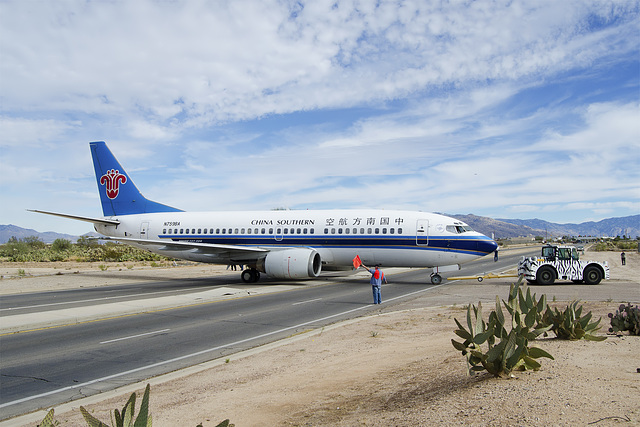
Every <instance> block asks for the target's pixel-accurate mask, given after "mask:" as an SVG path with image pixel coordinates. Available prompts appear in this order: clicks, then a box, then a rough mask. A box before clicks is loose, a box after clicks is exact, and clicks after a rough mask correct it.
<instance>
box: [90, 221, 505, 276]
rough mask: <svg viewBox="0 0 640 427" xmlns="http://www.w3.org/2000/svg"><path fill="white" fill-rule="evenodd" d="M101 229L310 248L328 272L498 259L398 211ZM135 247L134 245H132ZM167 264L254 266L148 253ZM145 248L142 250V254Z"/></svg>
mask: <svg viewBox="0 0 640 427" xmlns="http://www.w3.org/2000/svg"><path fill="white" fill-rule="evenodd" d="M109 219H117V220H118V221H120V224H119V225H117V226H115V225H104V224H98V225H96V230H97V231H98V232H100V233H102V234H104V235H106V236H111V237H114V238H118V237H124V238H133V239H149V240H153V241H166V242H185V243H195V244H213V245H232V246H235V247H238V246H241V247H252V248H261V249H266V250H268V251H271V252H273V251H277V250H282V249H289V248H312V249H314V250H316V251H317V252H318V253H319V254H320V256H321V257H322V266H323V268H326V269H332V268H341V267H348V266H350V265H351V264H352V260H353V258H354V257H355V256H356V255H359V256H360V258H361V259H362V261H363V262H364V263H365V264H367V265H373V264H380V265H383V266H386V267H436V266H445V265H453V264H463V263H465V262H468V261H471V260H473V259H476V258H478V257H480V256H484V255H486V254H488V253H491V252H493V251H494V250H495V249H496V247H497V246H496V244H495V242H494V241H493V240H491V239H490V238H488V237H486V236H484V235H482V234H480V233H477V232H475V231H472V230H471V229H470V228H469V227H468V226H467V225H466V224H464V223H462V222H460V221H458V220H455V219H453V218H449V217H446V216H443V215H438V214H433V213H426V212H414V211H396V210H389V211H387V210H313V211H312V210H287V211H241V212H164V213H151V214H134V215H120V216H118V217H110V218H109ZM131 244H132V245H136V244H135V243H131ZM143 246H144V247H145V248H147V249H150V250H152V251H153V252H156V253H160V254H163V255H166V256H169V257H174V258H179V259H188V260H192V261H199V262H212V263H232V262H234V261H238V262H242V261H246V262H245V263H247V264H249V265H250V264H251V260H249V259H247V257H246V256H245V255H242V256H238V257H234V255H233V253H230V254H224V255H219V256H218V255H215V254H211V253H202V251H199V250H198V249H184V250H181V249H176V248H175V247H170V248H169V247H163V245H161V244H158V245H152V246H151V247H150V246H149V245H143ZM141 247H142V246H141Z"/></svg>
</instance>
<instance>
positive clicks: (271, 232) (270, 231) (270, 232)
mask: <svg viewBox="0 0 640 427" xmlns="http://www.w3.org/2000/svg"><path fill="white" fill-rule="evenodd" d="M262 234H264V228H263V229H262ZM269 234H273V228H270V229H269Z"/></svg>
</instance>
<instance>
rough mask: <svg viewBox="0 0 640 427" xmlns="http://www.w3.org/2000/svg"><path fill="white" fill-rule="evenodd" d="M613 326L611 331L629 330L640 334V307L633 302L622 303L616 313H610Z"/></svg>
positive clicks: (634, 333) (633, 333)
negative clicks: (633, 304)
mask: <svg viewBox="0 0 640 427" xmlns="http://www.w3.org/2000/svg"><path fill="white" fill-rule="evenodd" d="M609 318H610V319H611V327H610V328H609V332H622V331H629V333H630V334H631V335H640V308H638V306H637V305H636V306H635V307H634V306H632V305H631V303H627V305H626V306H625V305H624V304H620V307H618V310H616V314H615V315H614V314H612V313H609Z"/></svg>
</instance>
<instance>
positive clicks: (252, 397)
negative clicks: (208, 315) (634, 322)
mask: <svg viewBox="0 0 640 427" xmlns="http://www.w3.org/2000/svg"><path fill="white" fill-rule="evenodd" d="M619 256H620V255H619V253H618V252H615V253H614V252H605V253H589V252H588V253H587V255H586V256H584V257H583V258H590V259H596V260H606V261H608V262H609V265H610V266H611V276H612V278H611V280H609V281H606V282H603V283H602V284H601V285H598V286H591V287H589V286H585V285H573V284H563V285H560V284H558V285H555V286H550V287H532V291H533V292H537V293H538V295H540V294H542V293H545V294H547V297H548V300H549V302H552V301H553V300H554V297H555V302H554V303H557V304H559V305H560V307H562V308H563V307H564V306H566V303H564V304H563V302H566V301H571V300H573V299H580V300H582V302H583V304H584V306H585V309H586V310H591V311H592V312H593V314H594V317H595V318H597V317H600V316H601V317H602V323H601V324H602V325H603V328H602V329H601V330H600V331H599V335H605V334H606V331H607V329H608V327H609V319H608V317H607V314H608V313H610V312H615V310H616V308H617V307H618V306H619V304H620V303H622V302H631V303H634V304H638V303H639V302H640V255H639V254H637V253H628V254H627V265H626V266H621V265H620V258H619ZM0 268H1V269H2V274H3V275H5V276H4V277H5V278H6V277H8V276H7V275H9V276H10V275H11V273H10V272H9V271H8V268H9V267H8V266H6V265H2V266H0ZM73 268H75V267H73ZM73 268H72V269H73ZM192 268H195V269H196V271H201V272H202V274H207V272H206V271H203V270H201V269H200V267H192ZM25 270H28V268H25ZM127 270H128V269H127V268H126V267H125V268H124V269H123V270H122V269H121V270H117V269H111V271H112V273H113V274H112V276H113V275H115V276H117V273H116V271H124V272H125V273H126V271H127ZM149 270H150V271H151V272H153V271H156V270H153V269H152V268H150V269H149ZM107 271H109V270H107ZM222 272H224V271H222ZM103 273H104V272H103ZM26 274H27V273H26V271H25V275H26ZM123 274H124V273H123ZM153 274H155V273H153ZM198 274H199V273H198ZM96 275H99V273H98V272H96ZM43 277H49V278H51V277H53V278H54V279H55V278H56V277H57V276H56V275H55V273H54V275H53V276H51V275H49V276H43ZM145 277H148V276H145ZM389 279H390V280H392V277H391V276H390V277H389ZM102 280H103V282H108V281H109V280H111V279H109V280H107V279H104V278H103V279H102ZM32 281H33V283H34V285H29V284H28V282H32ZM9 282H22V284H20V285H19V288H20V290H19V291H22V292H26V291H28V289H29V288H31V286H35V287H36V288H37V287H38V285H36V282H38V279H37V278H34V279H28V280H22V279H17V280H13V279H11V280H6V279H3V280H2V281H1V282H0V285H1V286H2V289H3V290H6V289H8V288H11V287H14V286H16V284H15V283H11V284H9ZM510 283H511V281H510V279H492V280H485V281H484V282H483V283H482V284H478V282H476V281H461V282H457V283H453V284H448V285H446V286H443V287H440V288H438V289H437V290H435V291H434V292H432V293H426V294H425V295H424V296H422V297H420V298H417V299H415V300H412V301H411V302H409V303H406V304H399V305H395V306H393V307H390V308H388V309H387V308H386V307H385V306H384V303H383V304H382V305H381V308H380V312H379V314H376V315H373V316H369V317H366V318H360V319H356V320H355V321H350V322H344V323H340V324H336V325H332V326H331V327H327V328H324V329H323V330H320V331H313V332H309V333H305V334H301V335H297V336H294V337H291V338H289V339H287V340H284V341H282V342H280V343H276V344H274V345H270V346H266V347H265V348H263V349H258V350H251V351H248V352H246V353H243V354H238V355H234V356H230V357H229V358H228V359H225V360H218V361H213V362H210V363H208V364H205V365H201V366H198V367H194V368H192V369H190V370H187V371H185V372H182V373H180V374H179V375H176V374H173V375H168V376H165V377H159V378H156V379H152V380H150V381H149V382H150V383H151V402H150V411H151V413H152V414H153V421H154V425H156V426H176V425H180V426H194V427H195V426H196V425H197V424H199V423H202V425H203V426H204V427H207V426H215V425H217V423H218V422H220V421H222V420H223V419H226V418H229V419H230V420H231V422H232V423H235V425H236V426H238V427H242V426H275V425H284V426H383V425H384V426H387V425H392V426H424V425H465V426H480V425H483V426H484V425H518V426H519V425H522V426H524V425H527V426H528V425H533V426H543V425H544V426H548V425H554V426H562V425H588V424H594V425H597V426H609V425H618V424H624V425H640V372H637V370H638V369H640V337H634V336H628V335H622V336H615V335H610V336H609V337H608V338H607V339H606V340H605V341H603V342H589V341H577V342H569V341H559V340H556V339H551V338H546V339H540V340H536V341H535V343H534V344H535V345H537V346H540V347H541V348H543V349H545V350H546V351H547V352H549V353H550V354H551V355H553V356H554V360H549V359H540V361H541V363H542V368H541V369H540V370H539V371H537V372H516V373H514V374H513V375H512V377H510V378H506V379H501V378H494V377H492V376H490V375H487V374H480V375H477V376H473V377H472V376H468V375H467V370H466V362H465V359H464V357H463V356H461V354H460V353H459V352H457V351H456V350H455V349H454V348H453V346H452V345H451V339H452V338H457V337H456V336H455V335H454V334H453V330H454V329H455V323H454V321H453V318H454V317H455V318H458V319H459V320H461V321H463V319H464V318H465V313H466V311H465V308H464V305H466V304H468V303H474V304H476V303H477V302H478V301H479V300H482V301H483V305H484V307H485V313H488V312H489V311H490V310H491V308H492V304H493V301H495V296H496V295H499V296H500V298H506V297H507V293H508V289H509V284H510ZM5 285H7V286H5ZM14 292H15V289H14ZM383 298H384V287H383ZM445 301H446V304H447V305H446V306H444V305H443V304H444V302H445ZM441 302H442V303H441ZM452 303H455V305H451V304H452ZM551 336H553V334H551ZM144 385H145V384H138V385H135V386H129V387H124V388H122V389H119V390H117V391H116V392H112V393H105V395H104V396H98V397H93V398H90V399H88V400H85V401H76V402H72V403H70V404H67V405H61V406H60V407H57V408H56V420H58V421H59V422H60V423H61V425H65V426H66V425H72V426H79V425H85V424H84V422H83V420H82V417H81V415H80V412H79V410H78V409H77V408H78V406H79V405H83V406H85V407H86V408H87V409H88V410H89V411H90V412H91V413H93V414H94V415H95V416H97V417H98V418H100V419H103V420H105V421H107V420H109V410H112V409H113V408H116V407H117V408H121V407H122V406H123V405H124V403H125V402H126V400H127V398H128V395H129V394H130V393H131V392H132V391H137V392H138V393H139V394H141V393H142V390H143V388H144ZM43 416H44V411H43V412H42V416H41V417H40V418H39V419H42V417H43ZM15 425H21V424H15ZM26 425H35V423H31V424H26Z"/></svg>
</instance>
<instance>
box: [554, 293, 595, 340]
mask: <svg viewBox="0 0 640 427" xmlns="http://www.w3.org/2000/svg"><path fill="white" fill-rule="evenodd" d="M578 303H579V301H577V300H576V301H572V302H571V303H570V304H569V305H568V306H567V307H566V308H565V309H564V311H560V310H558V309H557V308H553V309H552V308H551V307H547V310H546V311H545V313H544V315H543V318H542V322H543V323H544V324H546V325H550V326H551V330H552V331H553V332H554V333H555V334H556V337H558V338H560V339H564V340H572V341H574V340H580V339H585V340H589V341H603V340H605V339H607V337H604V336H600V337H599V336H596V335H594V333H595V332H596V331H597V330H598V329H600V328H601V326H599V325H600V321H601V320H602V318H600V319H598V320H597V321H596V322H591V312H589V313H587V314H585V315H584V316H582V308H583V307H582V306H579V307H578Z"/></svg>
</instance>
